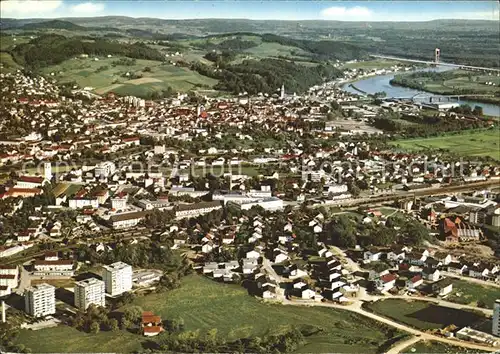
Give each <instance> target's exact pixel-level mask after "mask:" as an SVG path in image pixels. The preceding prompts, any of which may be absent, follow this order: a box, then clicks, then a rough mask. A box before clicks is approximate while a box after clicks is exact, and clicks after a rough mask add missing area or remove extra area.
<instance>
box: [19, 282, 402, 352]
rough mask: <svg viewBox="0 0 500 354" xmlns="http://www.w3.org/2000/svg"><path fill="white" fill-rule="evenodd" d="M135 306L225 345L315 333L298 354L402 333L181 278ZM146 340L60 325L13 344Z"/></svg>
mask: <svg viewBox="0 0 500 354" xmlns="http://www.w3.org/2000/svg"><path fill="white" fill-rule="evenodd" d="M134 305H139V306H141V307H142V308H143V309H144V310H151V311H154V312H155V313H158V314H160V315H161V316H162V318H163V319H164V320H165V319H172V318H178V317H182V318H183V319H184V322H185V328H186V330H197V329H199V330H200V331H201V332H202V333H203V332H204V331H206V330H210V329H213V328H217V329H218V334H219V335H221V336H224V338H226V339H227V340H231V339H236V338H242V337H246V336H251V335H257V336H259V335H264V334H266V333H276V332H279V331H280V330H283V329H285V328H288V327H289V326H292V325H295V326H299V327H301V326H302V327H305V326H307V327H308V328H317V329H318V332H317V333H315V334H312V335H311V336H308V337H307V338H306V340H307V342H306V343H305V345H303V346H302V347H301V348H300V349H299V352H303V353H324V352H336V353H376V352H378V351H379V349H380V348H382V347H383V346H388V345H390V344H391V343H393V342H394V341H397V339H398V338H400V337H399V336H400V335H401V334H402V333H400V332H397V331H393V330H391V329H388V328H385V327H381V325H379V324H378V323H376V322H374V321H372V320H370V319H368V318H365V317H362V316H358V315H356V314H352V313H349V312H347V311H342V310H334V309H328V308H312V307H311V308H308V307H295V306H293V307H292V306H283V305H275V304H270V303H264V302H262V301H260V300H258V299H256V298H254V297H252V296H250V295H248V294H247V292H246V290H245V289H243V288H242V287H241V286H239V285H227V284H219V283H216V282H213V281H212V280H209V279H207V278H203V277H201V276H198V275H192V276H188V277H186V278H184V280H183V282H182V286H181V287H180V288H178V289H176V290H173V291H170V292H168V293H161V294H150V295H147V296H145V297H139V298H137V299H136V300H135V301H134ZM41 338H43V340H40V339H41ZM158 338H161V336H160V337H158ZM145 340H146V339H145V338H144V337H142V336H140V335H135V334H131V333H129V332H125V331H117V332H100V333H98V334H87V333H83V332H80V331H77V330H76V329H73V328H71V327H68V326H63V325H61V326H58V327H55V328H49V329H42V330H39V331H28V330H21V331H20V333H19V337H18V338H17V340H16V343H22V344H24V345H25V346H26V347H28V348H30V349H31V350H32V351H33V352H37V353H49V352H68V353H76V352H101V353H102V352H104V353H105V352H134V351H137V350H140V349H141V343H142V342H144V341H145Z"/></svg>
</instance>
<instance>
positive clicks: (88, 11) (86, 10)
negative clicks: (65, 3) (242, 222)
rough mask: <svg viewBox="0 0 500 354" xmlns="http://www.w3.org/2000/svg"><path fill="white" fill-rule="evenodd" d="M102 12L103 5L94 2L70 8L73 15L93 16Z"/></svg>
mask: <svg viewBox="0 0 500 354" xmlns="http://www.w3.org/2000/svg"><path fill="white" fill-rule="evenodd" d="M103 10H104V4H102V3H95V2H83V3H81V4H78V5H74V6H71V12H72V13H73V14H75V15H78V14H81V15H94V14H97V13H99V12H102V11H103Z"/></svg>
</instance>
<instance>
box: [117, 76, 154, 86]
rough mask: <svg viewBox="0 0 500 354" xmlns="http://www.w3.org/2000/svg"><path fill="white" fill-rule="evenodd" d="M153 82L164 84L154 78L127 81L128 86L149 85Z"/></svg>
mask: <svg viewBox="0 0 500 354" xmlns="http://www.w3.org/2000/svg"><path fill="white" fill-rule="evenodd" d="M153 82H162V81H161V80H159V79H155V78H154V77H141V78H140V79H133V80H128V81H125V83H126V84H132V85H141V84H149V83H153Z"/></svg>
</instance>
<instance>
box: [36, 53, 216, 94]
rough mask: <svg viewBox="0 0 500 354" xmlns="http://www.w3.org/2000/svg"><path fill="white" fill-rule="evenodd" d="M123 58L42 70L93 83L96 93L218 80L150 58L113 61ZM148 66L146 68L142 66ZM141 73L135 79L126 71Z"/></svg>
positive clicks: (180, 88) (196, 85)
mask: <svg viewBox="0 0 500 354" xmlns="http://www.w3.org/2000/svg"><path fill="white" fill-rule="evenodd" d="M120 59H122V58H119V57H116V58H115V57H113V58H99V60H98V61H95V60H92V59H91V58H79V59H70V60H67V61H65V62H63V63H62V64H59V65H55V66H51V67H48V68H45V69H44V70H43V73H44V74H46V75H50V76H53V77H54V78H56V79H57V80H58V81H60V82H63V83H64V82H72V81H75V82H76V83H77V84H78V85H79V86H81V87H92V88H93V91H94V92H95V93H97V94H104V93H106V92H109V91H113V92H115V93H116V94H119V95H133V96H143V97H147V95H149V94H151V93H152V92H155V91H161V90H164V89H166V88H167V87H168V86H170V87H172V89H173V90H174V91H189V90H192V89H196V88H210V87H212V86H213V85H215V84H216V83H217V80H214V79H211V78H209V77H205V76H202V75H200V74H198V73H196V72H194V71H191V70H189V69H187V68H181V67H178V66H174V65H172V64H166V63H161V62H159V61H152V60H139V59H138V60H136V61H135V63H134V64H133V65H115V64H114V62H116V61H117V60H120ZM146 67H148V68H150V71H149V72H146V71H144V69H145V68H146ZM127 73H129V75H133V74H140V75H142V78H137V79H134V78H133V77H130V78H129V77H127V76H126V74H127Z"/></svg>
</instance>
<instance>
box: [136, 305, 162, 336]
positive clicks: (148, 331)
mask: <svg viewBox="0 0 500 354" xmlns="http://www.w3.org/2000/svg"><path fill="white" fill-rule="evenodd" d="M141 327H142V333H143V334H144V335H145V336H146V337H152V336H157V335H158V334H160V333H161V332H162V331H163V325H162V321H161V317H160V316H156V315H154V314H153V312H150V311H145V312H143V313H142V321H141Z"/></svg>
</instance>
